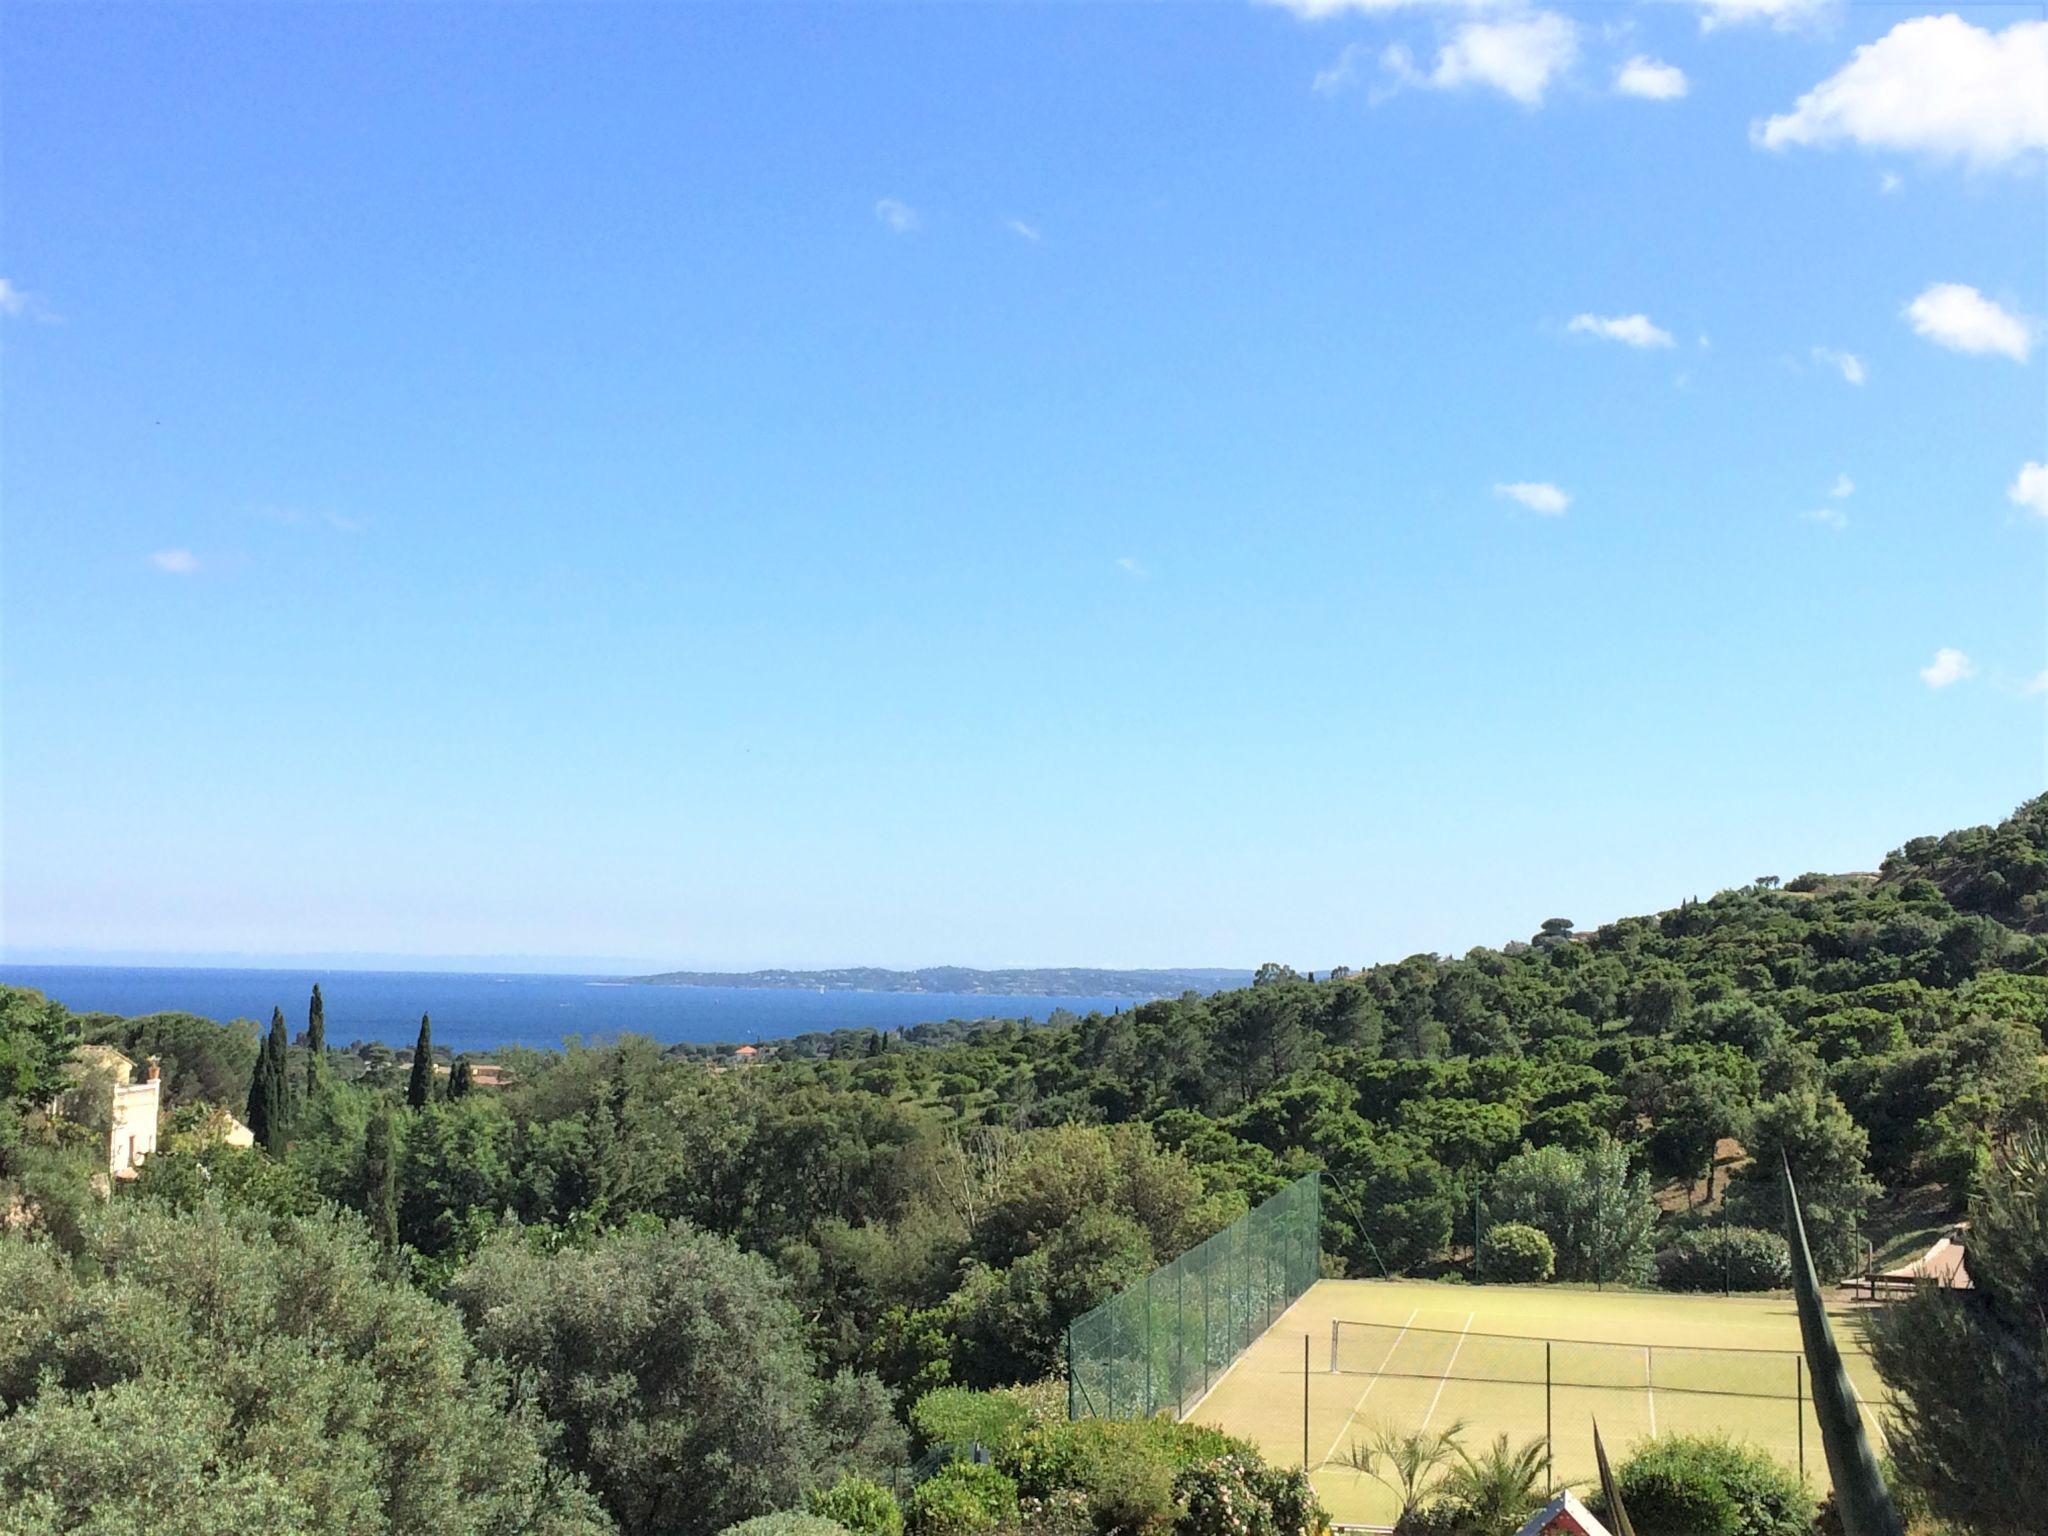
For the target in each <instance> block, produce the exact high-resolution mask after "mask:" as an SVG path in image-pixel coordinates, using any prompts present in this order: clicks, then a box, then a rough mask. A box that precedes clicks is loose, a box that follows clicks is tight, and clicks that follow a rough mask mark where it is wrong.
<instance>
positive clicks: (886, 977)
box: [627, 965, 1252, 997]
mask: <svg viewBox="0 0 2048 1536" xmlns="http://www.w3.org/2000/svg"><path fill="white" fill-rule="evenodd" d="M627 979H628V980H630V981H634V982H638V983H640V984H642V985H645V986H654V987H764V988H778V989H783V990H802V991H807V992H817V991H824V992H952V993H965V994H968V995H970V996H1020V997H1179V996H1180V995H1181V993H1183V992H1221V991H1224V990H1226V989H1228V988H1231V987H1242V986H1247V985H1249V984H1250V982H1251V979H1252V973H1251V972H1250V971H1225V970H1204V969H1199V968H1197V969H1192V970H1178V971H1097V970H1087V969H1084V968H1081V967H1076V966H1066V967H1058V968H1054V969H1046V970H1002V971H977V970H971V969H969V968H968V967H967V966H964V965H934V966H927V967H926V968H925V969H923V970H921V971H888V970H883V969H881V968H880V967H879V966H871V965H855V966H848V967H846V968H844V969H841V970H836V971H745V972H737V971H663V972H662V973H661V974H660V975H659V976H633V977H629V978H627Z"/></svg>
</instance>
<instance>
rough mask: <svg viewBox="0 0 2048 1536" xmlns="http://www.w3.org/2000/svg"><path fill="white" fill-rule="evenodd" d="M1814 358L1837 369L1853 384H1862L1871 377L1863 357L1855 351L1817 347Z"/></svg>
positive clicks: (1817, 361)
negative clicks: (1864, 364)
mask: <svg viewBox="0 0 2048 1536" xmlns="http://www.w3.org/2000/svg"><path fill="white" fill-rule="evenodd" d="M1813 360H1814V361H1815V362H1816V363H1819V364H1821V366H1823V367H1826V368H1833V369H1835V370H1837V371H1838V372H1839V373H1840V374H1841V375H1842V377H1843V378H1844V379H1845V380H1847V381H1848V382H1849V383H1851V384H1861V383H1862V382H1863V381H1864V380H1865V379H1867V378H1869V377H1870V374H1869V372H1868V370H1866V369H1865V368H1864V366H1863V359H1862V358H1860V357H1858V356H1857V355H1856V354H1855V353H1854V352H1841V351H1837V350H1836V349H1835V348H1833V347H1815V348H1814V349H1813Z"/></svg>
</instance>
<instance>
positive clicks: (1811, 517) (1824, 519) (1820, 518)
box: [1799, 507, 1849, 533]
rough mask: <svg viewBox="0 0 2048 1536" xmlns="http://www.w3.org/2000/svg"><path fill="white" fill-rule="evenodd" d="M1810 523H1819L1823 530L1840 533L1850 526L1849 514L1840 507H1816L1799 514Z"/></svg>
mask: <svg viewBox="0 0 2048 1536" xmlns="http://www.w3.org/2000/svg"><path fill="white" fill-rule="evenodd" d="M1799 515H1800V516H1801V517H1803V518H1805V519H1806V520H1807V521H1808V522H1809V523H1819V524H1820V525H1821V526H1822V527H1823V528H1826V529H1829V530H1831V531H1832V532H1835V533H1840V532H1841V531H1842V530H1843V529H1844V528H1846V527H1848V526H1849V514H1848V513H1846V512H1844V511H1843V510H1842V509H1841V508H1840V507H1815V508H1813V509H1812V510H1811V511H1809V512H1802V513H1800V514H1799Z"/></svg>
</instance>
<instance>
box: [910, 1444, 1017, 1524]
mask: <svg viewBox="0 0 2048 1536" xmlns="http://www.w3.org/2000/svg"><path fill="white" fill-rule="evenodd" d="M1016 1523H1017V1485H1016V1484H1015V1483H1014V1482H1012V1481H1011V1480H1010V1478H1009V1476H1008V1475H1007V1474H1005V1473H1003V1472H1001V1471H999V1470H997V1469H996V1468H995V1467H992V1466H987V1465H984V1464H982V1463H980V1462H973V1461H954V1462H948V1463H947V1464H946V1466H945V1467H944V1468H943V1469H942V1470H941V1471H939V1472H937V1473H934V1474H933V1475H932V1476H931V1477H928V1478H926V1479H925V1480H924V1481H923V1482H922V1483H919V1484H918V1485H917V1490H916V1491H915V1492H914V1493H912V1494H911V1496H910V1518H909V1519H908V1520H907V1521H906V1522H905V1526H906V1528H907V1529H908V1530H909V1532H910V1533H911V1536H986V1533H993V1532H997V1531H1002V1530H1005V1529H1007V1528H1008V1527H1010V1526H1013V1525H1015V1524H1016Z"/></svg>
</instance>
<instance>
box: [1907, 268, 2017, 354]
mask: <svg viewBox="0 0 2048 1536" xmlns="http://www.w3.org/2000/svg"><path fill="white" fill-rule="evenodd" d="M1905 315H1906V319H1907V321H1908V322H1909V323H1910V324H1911V325H1912V327H1913V331H1914V334H1915V335H1918V336H1923V337H1925V338H1926V339H1927V340H1929V341H1931V342H1933V343H1934V344H1935V345H1936V346H1938V347H1946V348H1948V349H1949V351H1951V352H1973V353H1983V352H1995V353H1997V354H1998V355H1999V356H2001V357H2009V358H2011V359H2012V360H2013V361H2014V362H2016V363H2024V362H2025V361H2026V360H2027V354H2028V353H2029V352H2031V351H2032V350H2033V347H2034V332H2033V327H2032V326H2030V325H2029V324H2028V323H2027V322H2026V321H2025V320H2023V319H2021V318H2020V317H2019V316H2018V315H2016V314H2014V313H2013V312H2012V311H2011V310H2009V309H2006V308H2004V307H2003V306H2001V305H2000V304H1998V303H1997V302H1996V301H1995V300H1992V299H1987V298H1985V297H1984V295H1983V294H1981V293H1979V292H1978V291H1977V290H1976V289H1974V288H1972V287H1971V286H1970V285H1969V284H1968V283H1935V284H1933V285H1932V286H1931V287H1929V288H1928V289H1926V290H1925V291H1924V292H1923V293H1922V294H1921V295H1920V296H1919V297H1918V298H1916V299H1915V300H1913V302H1912V303H1910V304H1908V305H1907V306H1906V309H1905Z"/></svg>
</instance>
